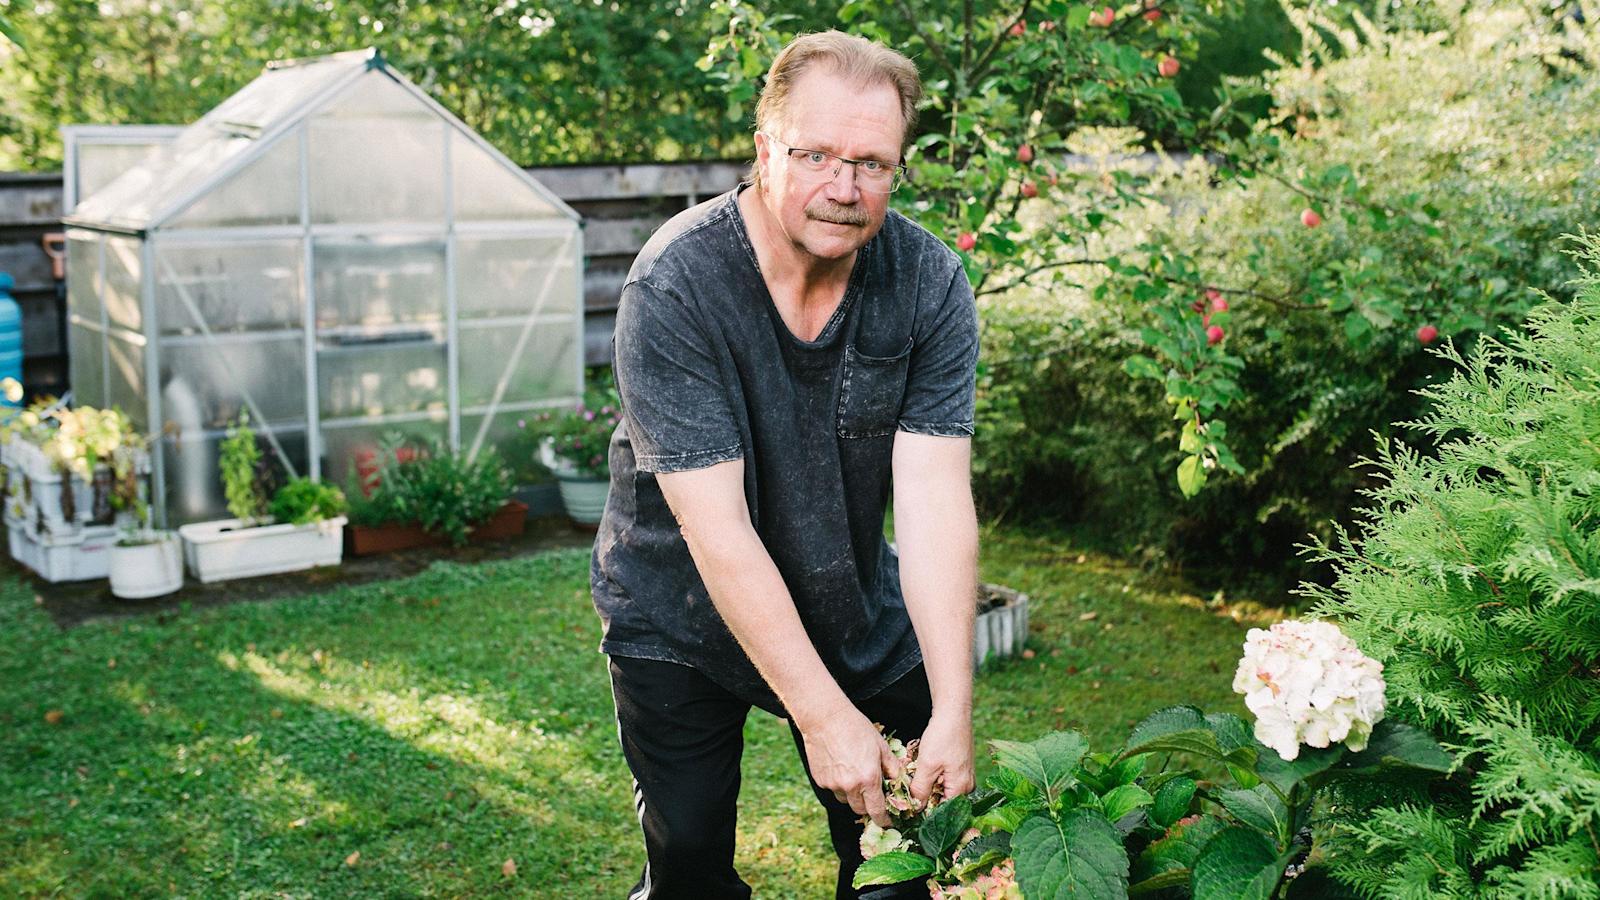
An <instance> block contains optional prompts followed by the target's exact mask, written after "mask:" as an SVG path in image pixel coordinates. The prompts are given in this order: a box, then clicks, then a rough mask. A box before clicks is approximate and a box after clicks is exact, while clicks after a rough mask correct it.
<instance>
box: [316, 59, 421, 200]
mask: <svg viewBox="0 0 1600 900" xmlns="http://www.w3.org/2000/svg"><path fill="white" fill-rule="evenodd" d="M306 127H307V128H309V129H310V156H309V158H308V164H309V166H310V183H311V221H312V222H314V223H317V224H331V223H352V224H371V223H384V222H430V223H437V222H441V221H442V220H443V219H444V213H445V210H444V177H445V173H444V139H445V123H444V120H442V119H440V118H439V117H438V115H436V114H435V113H434V112H433V111H432V110H431V109H429V108H428V107H427V106H426V105H425V104H424V103H423V102H422V101H421V100H419V99H418V98H416V97H415V96H413V95H412V94H411V93H410V92H409V91H407V90H406V89H405V88H403V87H401V86H400V84H399V83H398V82H396V81H395V80H394V79H393V78H390V77H389V76H388V75H386V74H384V73H382V72H380V71H371V72H368V73H367V74H366V75H364V76H362V78H361V80H360V81H359V82H358V83H357V84H355V85H354V86H352V87H351V88H349V89H348V90H347V91H346V92H345V93H343V94H341V95H340V97H339V99H338V101H337V102H336V103H335V104H334V105H332V106H331V107H330V108H329V109H328V110H326V111H324V112H322V113H320V114H318V115H316V116H314V117H313V118H312V119H311V120H310V122H308V123H307V125H306Z"/></svg>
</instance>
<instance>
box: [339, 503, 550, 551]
mask: <svg viewBox="0 0 1600 900" xmlns="http://www.w3.org/2000/svg"><path fill="white" fill-rule="evenodd" d="M527 524H528V507H527V505H526V504H524V503H522V502H520V501H517V500H507V501H506V502H505V505H504V506H501V507H500V509H499V510H498V511H497V512H496V513H495V514H494V515H492V516H490V517H489V518H488V519H487V520H485V521H484V522H483V523H482V524H480V525H478V527H476V528H474V529H472V531H471V532H470V533H469V534H468V535H467V543H469V544H477V543H482V542H483V541H494V540H504V539H506V538H513V537H516V536H518V535H520V534H522V532H523V530H524V529H525V528H526V527H527ZM345 535H346V537H345V544H346V549H347V550H348V551H349V552H350V554H351V555H352V556H371V555H373V554H375V553H391V552H394V551H396V550H412V549H415V548H417V547H443V546H446V545H448V544H449V543H450V541H449V539H447V538H446V537H444V536H443V535H439V534H433V533H432V532H429V531H424V530H423V528H422V526H421V525H418V524H416V523H415V522H407V523H405V524H390V525H351V526H350V527H349V528H347V529H345Z"/></svg>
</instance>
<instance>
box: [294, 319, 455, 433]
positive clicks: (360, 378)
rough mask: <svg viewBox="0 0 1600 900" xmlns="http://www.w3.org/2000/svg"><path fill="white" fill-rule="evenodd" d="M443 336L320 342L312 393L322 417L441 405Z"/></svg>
mask: <svg viewBox="0 0 1600 900" xmlns="http://www.w3.org/2000/svg"><path fill="white" fill-rule="evenodd" d="M445 373H446V369H445V343H444V339H443V337H438V338H436V339H435V340H429V341H414V340H408V341H405V342H384V343H355V344H351V343H345V344H334V345H328V344H326V343H323V344H321V345H320V346H319V348H318V350H317V394H318V400H319V403H320V407H321V413H320V415H321V416H322V418H323V420H324V424H328V422H327V420H332V419H344V418H356V417H366V416H392V415H398V414H403V413H417V412H424V411H437V412H440V413H443V412H444V411H445V409H446V402H447V401H446V397H447V394H446V392H447V390H448V388H449V382H448V379H447V377H446V374H445Z"/></svg>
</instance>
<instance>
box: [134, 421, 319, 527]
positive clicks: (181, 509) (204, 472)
mask: <svg viewBox="0 0 1600 900" xmlns="http://www.w3.org/2000/svg"><path fill="white" fill-rule="evenodd" d="M225 434H226V433H225V432H221V431H213V432H206V433H203V434H199V435H180V436H178V437H176V438H173V437H165V438H162V439H161V457H162V460H161V464H162V466H163V471H164V472H165V473H166V491H165V495H166V509H167V516H168V524H169V525H173V526H176V525H182V524H186V523H189V522H202V521H206V520H208V519H223V518H229V517H230V516H231V514H230V513H229V512H228V499H227V495H225V494H224V493H223V491H222V477H221V475H220V472H219V467H218V456H219V451H220V449H221V443H222V440H223V438H224V437H225ZM275 436H276V437H277V439H278V443H279V444H280V445H281V446H282V447H283V452H284V453H285V454H287V455H288V457H289V462H290V463H292V464H293V466H294V471H295V472H297V473H299V474H301V475H304V474H306V472H308V471H309V468H308V464H309V462H310V457H309V455H308V454H307V453H306V434H305V429H304V428H301V429H299V430H294V429H288V428H284V429H278V430H277V432H276V434H275ZM257 443H258V445H259V446H260V447H261V456H262V459H263V460H264V461H265V464H266V465H267V466H268V468H269V470H270V471H271V472H272V473H273V475H272V477H273V479H274V481H275V483H277V484H281V483H283V480H284V479H285V478H286V477H287V475H288V472H289V469H288V467H286V466H284V465H283V464H282V462H281V461H280V460H279V458H278V454H277V451H276V450H275V449H274V448H273V447H272V445H271V444H270V443H268V442H267V441H258V442H257Z"/></svg>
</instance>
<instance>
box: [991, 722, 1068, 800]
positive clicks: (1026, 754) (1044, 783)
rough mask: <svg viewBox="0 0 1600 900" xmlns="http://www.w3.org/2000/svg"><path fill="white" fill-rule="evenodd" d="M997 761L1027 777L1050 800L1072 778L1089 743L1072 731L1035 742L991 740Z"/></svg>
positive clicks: (1052, 734) (1054, 733)
mask: <svg viewBox="0 0 1600 900" xmlns="http://www.w3.org/2000/svg"><path fill="white" fill-rule="evenodd" d="M989 748H990V751H991V752H992V753H993V754H994V761H995V762H996V763H998V764H1000V765H1002V766H1004V767H1006V768H1008V769H1010V770H1012V771H1014V772H1016V773H1018V774H1019V775H1021V776H1023V777H1024V778H1026V779H1028V780H1029V781H1031V782H1033V783H1034V784H1035V785H1037V786H1038V787H1039V788H1040V789H1041V790H1043V791H1044V792H1045V793H1046V794H1047V795H1049V796H1050V798H1051V799H1054V798H1055V797H1056V796H1058V795H1059V794H1060V793H1061V792H1062V791H1063V790H1064V789H1066V787H1067V786H1068V785H1070V784H1071V783H1072V781H1073V777H1072V770H1073V769H1075V768H1077V766H1078V761H1079V760H1081V759H1083V755H1084V754H1085V753H1087V752H1088V750H1089V742H1088V741H1085V740H1084V739H1083V736H1082V735H1079V734H1078V733H1077V732H1072V731H1056V732H1052V733H1050V734H1047V735H1045V736H1044V737H1042V738H1039V739H1038V740H1036V741H1030V742H1028V743H1020V742H1016V741H990V742H989Z"/></svg>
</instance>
